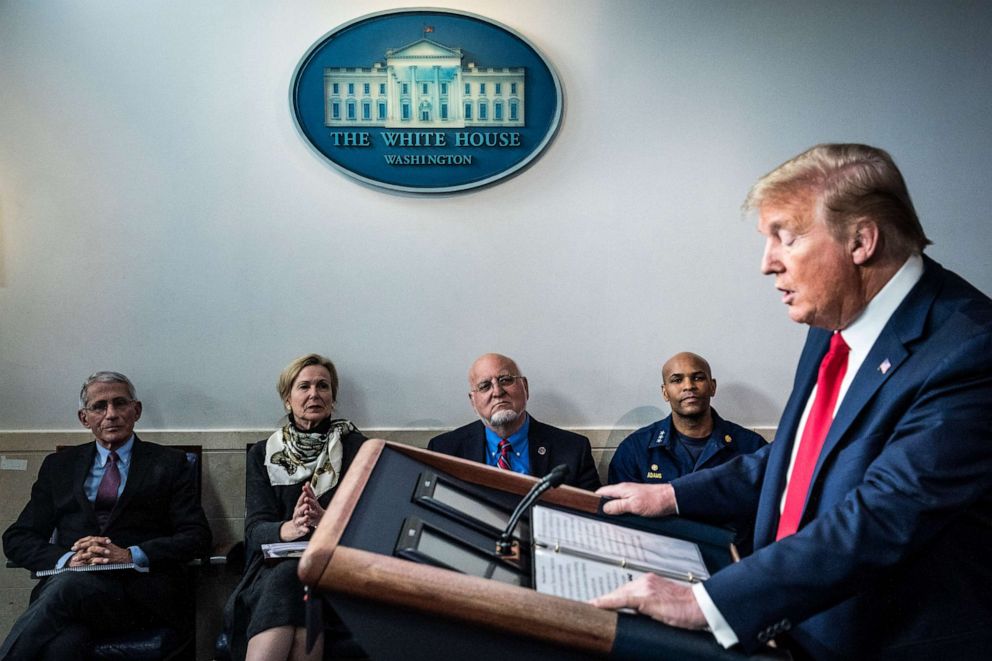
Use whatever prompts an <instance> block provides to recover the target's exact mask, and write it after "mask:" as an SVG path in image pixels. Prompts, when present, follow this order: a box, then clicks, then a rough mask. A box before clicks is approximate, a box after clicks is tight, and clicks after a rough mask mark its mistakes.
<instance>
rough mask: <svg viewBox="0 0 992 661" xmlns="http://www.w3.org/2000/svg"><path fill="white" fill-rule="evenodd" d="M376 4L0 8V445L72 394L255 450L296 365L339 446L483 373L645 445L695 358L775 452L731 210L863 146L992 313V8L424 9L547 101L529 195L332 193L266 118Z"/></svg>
mask: <svg viewBox="0 0 992 661" xmlns="http://www.w3.org/2000/svg"><path fill="white" fill-rule="evenodd" d="M405 4H407V3H403V2H385V1H377V0H365V1H350V2H330V1H327V0H324V1H294V2H292V3H287V2H277V1H274V0H273V1H255V2H247V1H245V2H230V1H229V2H202V1H200V0H185V1H175V0H173V1H150V0H146V1H142V2H133V1H130V0H119V1H116V2H109V1H108V2H104V1H101V2H84V1H77V2H52V1H48V2H26V1H22V2H14V1H7V2H2V3H0V429H6V430H35V429H62V428H73V427H74V426H75V422H74V415H75V401H74V396H75V392H76V390H77V389H78V387H79V383H80V382H81V380H82V379H83V378H84V377H85V376H86V375H87V374H89V373H90V372H92V371H94V370H97V369H116V370H120V371H123V372H125V373H127V374H129V375H130V376H131V377H132V378H133V379H134V380H135V382H136V383H137V384H138V386H139V390H140V394H141V397H142V399H143V400H144V402H145V418H144V420H143V421H142V427H143V428H144V429H224V428H268V427H271V426H272V425H273V424H274V423H275V421H276V419H277V418H278V417H279V415H280V414H281V407H280V405H279V402H278V401H277V397H276V395H275V390H274V382H275V378H276V375H277V373H278V371H279V370H280V369H281V368H282V367H283V366H284V365H285V364H286V363H287V362H288V361H289V360H290V359H291V358H293V357H294V356H296V355H298V354H300V353H303V352H307V351H314V350H315V351H320V352H324V353H327V354H328V355H330V356H331V357H333V358H334V359H335V360H336V362H337V363H338V365H339V368H340V371H341V375H342V384H343V385H342V393H341V397H340V406H339V412H340V413H342V414H343V415H346V416H348V417H350V418H352V419H354V420H355V421H356V422H357V423H358V424H359V426H362V427H366V428H371V427H423V426H452V425H455V424H460V423H462V422H466V421H468V420H469V419H470V418H471V414H470V410H469V408H468V404H467V399H466V396H465V392H466V384H465V371H466V369H467V367H468V365H469V363H470V362H471V360H472V359H473V358H474V357H475V356H476V355H478V354H480V353H482V352H484V351H488V350H498V351H501V352H504V353H508V354H510V355H512V356H514V357H516V358H518V360H519V362H520V364H521V367H522V368H523V370H524V371H525V372H526V373H527V374H528V375H529V376H530V378H531V387H532V400H531V409H532V410H533V411H534V412H535V414H536V415H537V416H538V417H541V418H543V419H546V420H548V421H550V422H556V423H559V424H564V425H568V426H573V427H582V426H594V427H595V426H601V427H611V426H615V425H637V424H643V423H646V422H648V421H650V420H652V419H654V418H656V417H659V416H660V415H661V413H662V412H663V411H662V403H661V401H660V398H659V397H658V393H657V384H658V383H659V375H658V365H659V364H660V361H661V360H663V359H664V358H665V357H667V356H668V355H670V354H672V353H673V352H675V351H678V350H682V349H691V350H695V351H698V352H700V353H702V354H704V355H705V356H707V357H708V358H709V359H710V361H711V362H712V364H713V366H714V368H715V372H716V376H717V378H718V380H719V383H720V391H719V393H718V396H717V399H716V400H715V403H716V406H717V408H718V409H719V410H720V411H721V413H723V414H724V415H725V416H727V417H731V418H734V419H736V420H737V421H739V422H741V423H743V424H750V425H763V424H774V422H775V421H776V419H777V417H778V414H779V412H780V409H781V407H782V405H783V403H784V401H785V398H786V396H787V394H788V390H789V387H790V382H791V374H792V368H793V366H794V363H795V359H796V357H797V354H798V350H799V348H800V346H801V343H802V339H803V335H804V331H803V329H802V328H800V327H798V326H795V325H793V324H791V323H790V322H789V321H788V319H787V317H786V314H785V311H784V309H782V307H781V305H780V304H779V303H778V301H777V296H776V293H775V291H774V290H773V287H772V283H771V282H770V281H769V280H768V279H765V278H762V276H761V275H760V274H759V273H758V258H759V253H760V250H761V241H760V238H759V237H758V235H757V234H756V233H755V231H754V229H753V226H752V224H751V223H750V222H749V221H744V220H742V219H741V218H740V216H739V212H738V207H739V204H740V202H741V200H742V198H743V196H744V194H745V192H746V191H747V188H748V187H749V185H750V184H751V183H752V182H753V181H754V179H755V178H756V177H758V176H760V175H761V174H762V173H764V172H766V171H767V170H769V169H771V168H772V167H774V166H775V165H777V164H778V163H779V162H781V161H783V160H785V159H786V158H788V157H790V156H792V155H794V154H795V153H798V152H799V151H801V150H802V149H805V148H806V147H808V146H810V145H812V144H815V143H817V142H823V141H862V142H868V143H871V144H876V145H879V146H882V147H885V148H887V149H889V150H890V151H891V152H892V153H893V155H894V156H895V158H896V161H897V162H898V163H899V164H900V165H901V167H902V168H903V171H904V174H905V175H906V178H907V180H908V183H909V185H910V189H911V191H912V192H913V194H914V197H915V201H916V204H917V206H918V209H919V212H920V215H921V217H922V218H923V221H924V226H925V227H926V228H927V230H928V232H929V234H930V235H931V237H932V238H933V239H934V241H935V242H936V245H934V246H933V248H932V250H930V254H931V255H933V256H934V257H935V258H936V259H938V260H939V261H942V262H943V263H944V264H945V265H946V266H949V267H951V268H953V269H955V270H957V271H958V272H960V273H962V275H964V276H965V277H967V278H969V279H970V280H971V281H972V282H974V283H975V284H976V285H977V286H978V287H980V288H981V289H983V290H984V291H986V292H989V291H992V266H990V260H989V256H988V255H989V245H990V244H992V224H990V223H989V219H988V211H987V209H988V205H989V172H990V169H992V121H990V118H989V115H990V108H992V83H990V76H989V73H988V72H989V71H990V70H992V61H990V59H992V56H990V53H992V30H990V24H992V4H990V3H979V2H975V3H965V2H946V3H934V2H891V3H888V2H887V3H882V2H871V3H863V2H831V3H817V4H815V5H814V3H802V4H800V3H788V2H729V1H728V2H692V1H685V2H650V1H637V2H635V1H624V2H620V1H615V0H613V1H610V0H602V1H600V0H578V1H567V2H566V1H564V0H558V1H552V0H526V1H525V0H520V1H515V2H509V1H505V0H504V1H484V0H475V1H471V0H467V1H464V2H439V3H438V4H439V6H440V5H443V6H446V7H453V8H458V9H462V10H466V11H470V12H474V13H478V14H481V15H484V16H487V17H489V18H492V19H495V20H497V21H500V22H502V23H504V24H506V25H508V26H509V27H511V28H513V29H515V30H517V31H518V32H520V33H521V34H523V35H524V36H526V37H527V38H528V39H529V40H531V41H532V43H534V44H535V45H536V46H537V47H538V48H540V49H541V50H542V51H543V52H544V53H545V55H546V56H547V57H548V58H549V59H550V60H551V61H552V62H553V63H554V64H555V65H556V67H557V68H558V71H559V73H560V75H561V79H562V83H563V86H564V89H565V94H566V111H565V119H564V122H563V126H562V129H561V131H560V134H559V136H558V137H557V139H556V141H555V142H554V143H553V144H552V145H551V147H550V148H549V149H548V151H547V152H546V153H545V155H544V156H543V157H542V158H541V159H540V160H539V161H538V162H537V163H536V164H535V165H534V167H532V168H530V169H529V170H528V171H526V172H525V173H523V174H522V175H520V176H517V177H514V178H512V179H510V180H508V181H505V182H504V183H501V184H499V185H497V186H494V187H491V188H488V189H485V190H482V191H476V192H471V193H468V194H462V195H458V196H451V197H440V198H438V197H431V198H418V197H409V196H400V195H394V194H389V193H384V192H379V191H375V190H371V189H369V188H366V187H363V186H361V185H358V184H356V183H354V182H353V181H351V180H350V179H347V178H346V177H344V176H343V175H341V174H339V173H338V172H337V171H335V170H333V169H332V168H331V167H329V166H328V165H326V164H325V163H324V162H322V161H321V160H319V159H318V157H316V156H315V155H314V153H313V152H312V151H311V150H310V149H308V147H307V146H306V144H305V143H304V142H303V140H302V139H301V138H300V137H299V135H298V134H297V132H296V129H295V128H294V125H293V122H292V119H291V116H290V109H289V103H288V89H289V83H290V77H291V75H292V73H293V70H294V67H295V66H296V64H297V62H298V60H299V58H300V57H301V56H302V55H303V54H304V52H305V51H306V50H307V49H308V48H309V47H310V45H311V44H312V43H313V42H314V41H316V40H317V39H318V38H319V37H320V36H321V35H322V34H324V33H325V32H327V31H329V30H331V29H332V28H334V27H336V26H337V25H339V24H341V23H344V22H346V21H349V20H351V19H353V18H355V17H357V16H360V15H363V14H366V13H369V12H373V11H379V10H383V9H390V8H395V7H398V6H403V5H405ZM410 4H412V5H413V6H416V5H417V4H419V3H410ZM820 5H822V6H820Z"/></svg>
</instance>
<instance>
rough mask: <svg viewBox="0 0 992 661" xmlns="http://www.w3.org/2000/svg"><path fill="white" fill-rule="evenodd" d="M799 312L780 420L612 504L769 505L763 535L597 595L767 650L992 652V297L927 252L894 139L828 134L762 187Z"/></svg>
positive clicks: (824, 654)
mask: <svg viewBox="0 0 992 661" xmlns="http://www.w3.org/2000/svg"><path fill="white" fill-rule="evenodd" d="M745 208H747V209H749V210H754V211H757V213H758V230H759V231H760V232H761V234H762V235H763V236H764V237H765V252H764V256H763V257H762V262H761V270H762V272H763V273H765V274H766V275H773V276H774V277H775V287H776V289H778V290H779V291H780V292H781V294H782V302H783V303H784V304H785V305H786V306H787V307H788V310H789V316H790V317H791V318H792V320H793V321H796V322H799V323H804V324H807V325H809V326H811V327H812V328H811V329H810V330H809V333H808V335H807V340H806V346H805V348H804V349H803V352H802V355H801V356H800V358H799V366H798V368H797V370H796V377H795V381H794V384H793V391H792V395H791V396H790V397H789V400H788V402H787V403H786V406H785V411H784V412H783V415H782V419H781V421H780V423H779V426H778V430H777V433H776V438H775V441H774V442H773V443H771V444H770V445H769V446H767V447H765V448H763V449H762V450H759V451H758V452H756V453H754V454H751V455H745V456H742V457H738V458H736V459H734V460H733V461H731V462H729V463H726V464H724V465H722V466H718V467H716V468H712V469H709V470H705V471H700V472H698V473H693V474H691V475H687V476H685V477H682V478H680V479H678V480H675V481H674V482H672V483H671V484H662V485H644V484H630V483H625V484H619V485H614V486H610V487H604V488H603V489H601V490H600V491H599V494H600V495H603V496H608V497H611V498H613V499H614V500H612V501H610V502H608V503H606V504H605V506H604V511H606V512H607V513H609V514H620V513H624V512H631V513H635V514H641V515H648V516H662V515H667V514H672V513H675V512H678V513H679V514H681V515H683V516H686V517H688V518H696V519H701V520H709V521H716V520H719V519H722V518H727V517H730V516H734V515H741V514H744V513H746V512H754V513H755V514H756V516H757V519H756V523H755V534H754V548H755V550H754V553H753V554H752V555H750V556H748V557H746V558H744V559H743V560H742V561H741V562H739V563H737V564H734V565H731V566H729V567H726V568H724V569H723V570H720V571H718V572H716V573H715V574H714V575H713V576H711V577H710V578H709V579H708V580H707V581H706V582H705V583H700V584H697V585H696V586H693V587H691V588H690V587H683V586H679V585H676V584H674V583H671V582H669V581H665V580H664V579H661V578H658V577H657V576H648V577H643V580H640V579H639V580H638V581H635V582H633V583H628V584H627V585H625V586H624V587H622V588H620V589H619V590H617V591H615V592H613V593H611V594H609V595H605V596H603V597H600V598H599V599H596V600H594V602H593V603H594V604H595V605H597V606H601V607H607V608H620V607H624V606H630V607H634V608H636V609H637V610H639V611H641V612H643V613H646V614H648V615H650V616H651V617H653V618H655V619H658V620H661V621H663V622H666V623H668V624H672V625H675V626H680V627H685V628H703V627H705V626H709V627H710V629H711V630H712V631H713V633H714V634H715V636H716V638H717V640H718V641H719V642H720V643H721V644H723V645H724V646H730V645H733V644H735V643H740V644H741V646H742V647H743V648H744V649H745V651H749V652H750V651H753V650H755V649H757V648H758V647H760V646H761V645H762V644H763V643H764V642H766V641H768V640H770V639H772V638H775V637H778V636H780V634H784V636H783V640H784V642H786V643H788V644H790V645H792V646H794V647H795V648H798V650H799V651H800V655H801V656H804V657H805V656H811V657H813V658H818V659H828V658H830V659H832V658H838V659H843V658H847V659H851V658H864V659H867V658H870V659H880V658H900V659H929V658H954V659H975V658H987V656H988V654H989V647H990V644H992V628H990V627H989V623H990V622H992V572H990V570H989V549H992V525H990V521H992V421H990V420H992V418H990V417H989V409H990V407H992V301H990V300H989V298H988V296H986V295H985V294H983V293H982V292H980V291H978V290H977V289H975V288H974V287H973V286H971V285H970V284H968V283H967V282H965V281H964V280H963V279H962V278H960V277H959V276H957V275H955V274H954V273H951V272H950V271H947V270H945V269H944V268H943V267H941V266H940V264H938V263H937V262H935V261H933V260H932V259H929V258H928V257H925V256H923V250H924V248H925V247H926V245H927V244H929V243H930V241H929V240H928V239H927V237H926V235H925V234H924V232H923V228H922V226H921V225H920V222H919V220H918V218H917V215H916V212H915V210H914V208H913V204H912V202H911V201H910V197H909V192H908V191H907V189H906V185H905V182H904V180H903V177H902V175H901V174H900V172H899V170H898V168H897V167H896V165H895V163H894V162H893V161H892V158H891V157H890V156H889V154H887V153H886V152H884V151H882V150H880V149H876V148H873V147H868V146H866V145H839V144H833V145H819V146H817V147H814V148H812V149H810V150H808V151H807V152H805V153H803V154H800V155H799V156H797V157H795V158H794V159H792V160H790V161H788V162H786V163H784V164H783V165H781V166H779V167H778V168H777V169H775V170H774V171H772V172H771V173H770V174H768V175H766V176H765V177H763V178H762V179H761V180H759V181H758V183H757V184H755V186H754V187H753V188H752V189H751V192H750V194H749V195H748V198H747V200H746V202H745Z"/></svg>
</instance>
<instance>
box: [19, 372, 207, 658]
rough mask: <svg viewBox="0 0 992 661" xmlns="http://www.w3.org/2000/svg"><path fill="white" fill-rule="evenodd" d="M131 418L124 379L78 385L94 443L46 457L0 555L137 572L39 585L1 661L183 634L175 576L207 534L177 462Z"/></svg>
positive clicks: (191, 485)
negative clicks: (128, 637) (112, 637)
mask: <svg viewBox="0 0 992 661" xmlns="http://www.w3.org/2000/svg"><path fill="white" fill-rule="evenodd" d="M140 417H141V402H140V401H138V400H137V398H136V397H135V391H134V386H133V385H132V384H131V382H130V381H129V380H128V378H127V377H125V376H124V375H123V374H118V373H116V372H97V373H96V374H94V375H93V376H91V377H90V378H89V379H87V380H86V383H85V384H83V388H82V391H81V392H80V395H79V420H80V422H82V424H83V426H84V427H86V428H88V429H89V430H90V431H91V432H92V433H93V436H94V437H95V439H96V440H95V442H90V443H86V444H84V445H79V446H75V447H71V448H66V449H64V450H63V451H61V452H57V453H55V454H51V455H49V456H47V457H46V458H45V460H44V462H43V463H42V465H41V469H40V470H39V472H38V479H37V481H36V482H35V483H34V486H33V487H32V488H31V499H30V500H29V501H28V504H27V506H25V508H24V511H23V512H21V515H20V516H19V517H18V518H17V520H16V521H15V522H14V523H13V525H11V526H10V528H8V529H7V531H6V532H5V533H4V535H3V551H4V553H5V554H6V556H7V558H9V559H10V560H13V561H14V562H16V563H17V564H19V565H21V566H22V567H26V568H27V569H30V570H32V571H40V570H45V569H57V568H63V567H65V568H70V567H86V566H99V565H106V564H111V563H134V565H136V567H137V568H138V571H135V570H132V569H122V570H114V571H67V572H64V573H60V574H56V575H54V576H50V577H47V578H44V579H42V580H41V581H40V582H39V583H38V585H37V587H35V589H34V591H33V592H32V593H31V603H30V605H29V606H28V608H27V610H25V611H24V613H23V614H22V615H21V617H20V618H18V620H17V621H16V622H15V623H14V626H13V627H12V628H11V630H10V634H9V635H8V636H7V639H6V640H5V641H4V643H3V646H2V647H0V659H5V660H7V659H10V660H13V659H25V660H27V659H70V658H74V657H79V656H80V654H81V652H82V649H83V646H84V645H85V644H86V643H87V641H88V640H89V639H90V638H91V636H93V635H96V634H101V633H109V632H117V631H127V630H129V629H133V628H137V627H143V626H148V625H154V624H163V625H167V626H173V627H177V628H179V627H181V626H182V622H183V621H184V618H183V613H182V612H181V604H182V603H183V600H182V599H181V592H182V590H183V585H182V581H181V571H182V569H183V565H184V564H185V563H186V562H188V561H189V560H192V559H193V558H195V557H198V556H201V555H204V554H205V553H206V552H207V551H208V550H209V549H210V542H211V535H210V528H209V527H208V526H207V519H206V517H205V516H204V514H203V509H202V508H201V507H200V504H199V501H198V498H197V496H196V484H195V480H194V471H193V468H192V466H190V465H189V463H188V462H187V461H186V456H185V454H184V453H183V452H180V451H179V450H175V449H171V448H166V447H162V446H160V445H155V444H154V443H146V442H144V441H142V440H140V439H139V438H138V437H137V436H135V435H134V423H135V422H137V420H138V418H140ZM53 531H54V534H53Z"/></svg>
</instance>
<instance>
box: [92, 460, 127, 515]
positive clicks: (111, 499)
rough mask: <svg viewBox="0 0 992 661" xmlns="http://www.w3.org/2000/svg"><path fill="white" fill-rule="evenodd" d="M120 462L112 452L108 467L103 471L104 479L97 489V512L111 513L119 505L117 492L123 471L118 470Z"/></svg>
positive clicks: (95, 507)
mask: <svg viewBox="0 0 992 661" xmlns="http://www.w3.org/2000/svg"><path fill="white" fill-rule="evenodd" d="M119 460H120V458H119V457H118V456H117V453H116V452H111V453H110V454H109V455H108V456H107V466H106V469H105V470H104V471H103V479H102V480H100V486H99V487H97V490H96V500H95V501H94V503H93V508H94V509H95V510H96V511H97V512H107V513H109V512H110V511H111V510H112V509H114V505H116V504H117V490H118V489H120V486H121V471H120V469H118V468H117V462H118V461H119Z"/></svg>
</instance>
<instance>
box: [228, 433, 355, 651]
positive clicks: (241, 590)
mask: <svg viewBox="0 0 992 661" xmlns="http://www.w3.org/2000/svg"><path fill="white" fill-rule="evenodd" d="M267 440H268V439H266V440H263V441H260V442H258V443H256V444H255V445H253V446H252V447H251V449H250V450H248V457H247V460H246V465H245V478H246V488H245V555H246V558H245V573H244V575H243V576H242V577H241V581H240V582H239V583H238V585H237V587H236V588H235V589H234V593H233V594H231V597H230V598H229V599H228V601H227V605H226V606H225V608H224V624H225V630H226V631H227V632H228V635H229V637H230V651H231V658H232V659H236V660H240V659H244V658H245V654H246V653H247V649H248V640H249V639H250V638H251V637H252V636H254V635H256V634H258V633H260V632H262V631H265V630H266V629H271V628H273V627H280V626H287V625H291V626H294V627H303V626H305V624H306V620H305V609H304V602H303V584H302V583H301V582H300V579H299V578H298V577H297V575H296V570H297V566H298V565H299V560H297V559H289V560H280V561H278V562H276V563H274V564H266V563H264V562H263V561H262V553H261V547H262V544H272V543H276V542H280V541H282V540H280V539H279V528H280V527H281V526H282V524H283V523H284V522H285V521H288V520H289V519H290V518H291V517H292V515H293V509H294V508H295V507H296V501H297V500H299V498H300V493H301V492H302V491H303V484H304V483H303V482H301V483H299V484H291V485H288V486H273V485H272V484H271V483H270V482H269V474H268V471H267V470H266V468H265V445H266V442H267ZM364 442H365V436H363V435H362V434H361V432H358V431H354V432H351V433H349V434H346V435H344V436H342V437H341V446H342V450H343V451H344V456H343V458H342V461H341V477H342V478H343V477H344V475H345V473H347V471H348V467H349V466H350V465H351V462H352V460H353V459H354V458H355V454H356V453H357V452H358V448H359V447H360V446H361V445H362V443H364ZM338 484H340V481H339V482H338ZM335 491H337V486H335V487H334V488H333V489H331V490H330V491H328V492H327V493H325V494H323V495H322V496H321V497H320V498H318V502H319V503H320V505H321V507H324V508H326V507H327V505H328V503H330V501H331V497H332V496H333V495H334V492H335ZM309 538H310V537H309V535H308V536H306V537H301V538H300V540H301V541H302V540H308V539H309ZM324 616H325V622H326V623H327V628H326V629H325V637H328V638H330V637H335V636H339V637H347V636H348V635H349V634H348V631H347V630H346V629H345V628H344V626H343V625H342V624H341V622H340V621H339V620H338V619H337V616H336V615H335V614H334V613H333V611H330V609H329V608H327V607H326V606H325V608H324ZM325 646H326V642H325Z"/></svg>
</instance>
